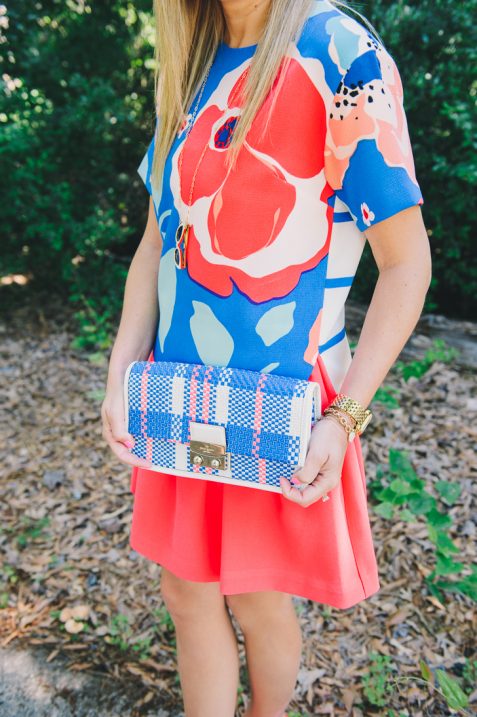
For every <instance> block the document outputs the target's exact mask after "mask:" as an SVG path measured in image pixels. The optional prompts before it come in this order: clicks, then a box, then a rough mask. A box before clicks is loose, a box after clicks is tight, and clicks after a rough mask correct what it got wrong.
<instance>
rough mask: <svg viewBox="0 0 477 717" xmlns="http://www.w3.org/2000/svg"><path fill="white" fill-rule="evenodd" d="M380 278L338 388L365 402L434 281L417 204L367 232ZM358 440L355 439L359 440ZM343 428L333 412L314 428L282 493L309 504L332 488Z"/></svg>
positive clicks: (343, 446)
mask: <svg viewBox="0 0 477 717" xmlns="http://www.w3.org/2000/svg"><path fill="white" fill-rule="evenodd" d="M366 237H367V239H368V240H369V242H370V245H371V249H372V252H373V256H374V258H375V260H376V263H377V265H378V268H379V277H378V280H377V282H376V286H375V289H374V292H373V296H372V299H371V302H370V305H369V307H368V311H367V313H366V317H365V320H364V322H363V327H362V330H361V334H360V337H359V341H358V345H357V347H356V350H355V352H354V355H353V359H352V361H351V364H350V366H349V369H348V371H347V373H346V376H345V378H344V380H343V382H342V384H341V387H340V391H341V392H342V393H345V394H347V395H349V396H351V397H352V398H354V399H356V400H357V401H359V402H360V403H361V404H362V405H363V406H367V405H368V404H369V403H370V401H371V400H372V398H373V396H374V394H375V393H376V391H377V389H378V388H379V386H380V385H381V383H382V381H383V379H384V378H385V376H386V374H387V373H388V371H389V369H390V368H391V366H392V365H393V363H394V362H395V360H396V358H397V357H398V355H399V353H400V351H401V349H402V348H403V346H404V344H405V343H406V341H407V339H408V338H409V336H410V335H411V333H412V331H413V329H414V327H415V325H416V323H417V321H418V319H419V316H420V314H421V312H422V307H423V305H424V299H425V296H426V294H427V290H428V288H429V284H430V280H431V271H432V265H431V253H430V246H429V239H428V236H427V232H426V228H425V226H424V222H423V219H422V213H421V209H420V207H419V206H417V205H416V206H413V207H409V208H408V209H405V210H403V211H401V212H398V213H397V214H394V215H393V216H391V217H389V218H388V219H385V220H384V221H381V222H377V223H376V224H374V225H373V226H372V227H370V228H369V229H368V230H367V231H366ZM355 440H356V439H355ZM348 446H349V444H348V439H347V435H346V431H345V429H344V428H343V427H342V426H341V424H340V423H339V422H338V421H337V420H336V419H335V418H334V417H333V416H325V417H324V418H323V419H322V420H320V421H318V422H317V423H316V424H315V426H314V427H313V430H312V436H311V440H310V445H309V450H308V454H307V458H306V461H305V465H304V466H303V468H302V469H301V470H300V471H297V473H296V477H297V479H298V481H297V482H298V483H305V484H312V485H308V486H307V487H305V488H304V489H303V488H300V489H298V488H293V487H290V485H289V483H288V481H286V479H282V481H281V485H282V490H283V493H284V495H285V496H286V497H287V498H289V499H290V500H292V501H294V502H296V503H299V504H300V505H303V506H304V507H307V506H308V505H311V504H312V503H314V502H315V501H317V500H319V499H320V498H321V497H322V496H323V495H324V494H325V493H327V492H328V491H329V490H331V489H332V488H334V487H335V486H336V485H337V484H338V482H339V480H340V475H341V470H342V465H343V461H344V456H345V453H346V450H347V448H348Z"/></svg>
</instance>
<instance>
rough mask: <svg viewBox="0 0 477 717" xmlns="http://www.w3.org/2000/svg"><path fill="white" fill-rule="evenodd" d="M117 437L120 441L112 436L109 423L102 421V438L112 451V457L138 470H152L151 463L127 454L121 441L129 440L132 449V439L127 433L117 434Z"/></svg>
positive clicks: (125, 447)
mask: <svg viewBox="0 0 477 717" xmlns="http://www.w3.org/2000/svg"><path fill="white" fill-rule="evenodd" d="M117 435H119V436H120V440H118V439H117V438H116V436H115V435H114V434H113V431H112V429H111V426H110V424H109V422H108V421H107V420H104V421H103V438H104V440H105V441H106V443H107V444H108V446H109V447H110V448H111V450H112V451H113V453H114V455H115V456H116V457H117V458H119V460H120V461H122V462H123V463H127V464H128V465H130V466H137V467H138V468H146V469H150V468H152V463H151V461H147V460H145V459H144V458H138V456H135V455H133V454H132V453H130V452H129V450H128V447H127V446H126V445H125V443H123V442H122V440H121V439H125V440H126V441H129V440H130V441H131V448H132V447H133V445H134V438H133V436H132V435H131V434H129V433H127V431H126V432H125V431H123V432H122V433H121V432H119V433H118V434H117Z"/></svg>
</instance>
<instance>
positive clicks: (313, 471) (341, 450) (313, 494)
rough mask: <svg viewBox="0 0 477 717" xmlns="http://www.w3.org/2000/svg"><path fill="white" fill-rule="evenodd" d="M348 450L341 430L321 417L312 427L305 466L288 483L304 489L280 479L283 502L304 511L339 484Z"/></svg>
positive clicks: (331, 418) (347, 444)
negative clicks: (287, 502)
mask: <svg viewBox="0 0 477 717" xmlns="http://www.w3.org/2000/svg"><path fill="white" fill-rule="evenodd" d="M348 446H349V442H348V435H347V433H346V431H345V429H344V427H343V426H341V425H340V424H339V422H338V421H337V420H335V419H334V418H333V417H332V416H324V417H322V418H321V419H320V420H319V421H318V422H317V423H315V425H314V426H313V429H312V432H311V438H310V444H309V447H308V453H307V455H306V459H305V465H304V466H303V467H302V468H300V470H299V471H297V472H296V473H294V474H293V476H292V479H291V480H292V481H294V480H296V482H297V483H298V484H302V485H306V487H305V488H294V487H293V486H292V484H291V483H290V481H289V480H288V479H287V478H284V477H283V478H281V479H280V485H281V487H282V493H283V495H284V496H285V498H288V500H291V501H293V502H294V503H298V504H299V505H301V506H303V507H304V508H307V507H308V506H309V505H312V503H316V501H317V500H321V498H322V497H323V496H324V495H325V493H328V492H329V491H330V490H332V489H333V488H335V486H337V485H338V483H339V481H340V480H341V471H342V468H343V461H344V457H345V454H346V449H347V448H348Z"/></svg>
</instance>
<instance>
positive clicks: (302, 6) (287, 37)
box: [151, 0, 380, 186]
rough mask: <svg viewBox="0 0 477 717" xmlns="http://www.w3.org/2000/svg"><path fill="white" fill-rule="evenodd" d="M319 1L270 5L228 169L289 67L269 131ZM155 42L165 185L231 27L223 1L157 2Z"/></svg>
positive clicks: (159, 164)
mask: <svg viewBox="0 0 477 717" xmlns="http://www.w3.org/2000/svg"><path fill="white" fill-rule="evenodd" d="M314 1H315V0H291V1H290V0H270V4H269V8H268V14H267V17H266V22H265V27H264V29H263V32H262V35H261V37H260V39H259V41H258V44H257V49H256V51H255V53H254V56H253V58H252V61H251V63H250V70H249V74H248V77H247V80H246V82H245V84H244V86H243V94H244V104H243V107H242V112H241V115H240V121H239V122H237V124H236V126H235V129H234V132H233V135H232V140H231V142H230V145H229V147H228V152H226V153H225V161H226V164H227V167H228V168H229V169H231V168H232V167H233V165H234V164H235V161H236V157H237V154H238V152H239V149H240V146H241V145H242V143H243V141H244V138H245V137H246V135H247V132H248V131H249V129H250V126H251V123H252V121H253V119H254V117H255V115H256V113H257V111H258V110H259V108H260V106H261V105H262V103H263V101H264V100H265V98H266V96H267V94H268V92H269V91H270V89H271V87H272V84H273V81H274V79H275V77H276V74H277V72H278V69H279V66H280V63H281V62H282V60H283V61H284V66H283V71H282V72H281V73H280V78H279V81H278V83H277V87H276V90H277V92H275V93H274V96H273V98H272V102H271V106H270V112H269V113H268V118H267V122H266V123H265V125H264V127H263V132H265V131H266V129H267V123H268V119H269V118H270V115H271V111H272V110H273V104H274V101H275V99H276V96H277V93H278V91H279V89H280V85H281V83H282V82H283V80H284V78H285V74H286V70H287V66H288V64H289V61H290V57H289V56H288V57H286V53H287V50H288V46H289V43H290V42H294V41H297V40H298V37H299V35H300V33H301V30H302V29H303V26H304V23H305V22H306V19H307V17H308V15H309V13H310V11H311V8H312V4H313V2H314ZM330 2H331V4H333V5H337V6H341V7H343V8H345V9H347V10H351V11H352V12H355V13H356V14H357V15H359V17H360V18H361V19H362V20H363V22H364V23H365V25H366V26H367V27H368V28H369V29H370V31H371V32H372V33H373V34H374V35H375V36H376V37H377V38H378V39H380V38H379V36H378V34H377V32H376V30H375V29H374V27H373V26H372V25H371V23H370V22H369V21H368V20H367V19H366V18H365V17H364V16H362V15H361V14H360V13H359V12H358V11H357V10H355V9H354V8H351V7H350V6H348V5H347V4H346V2H341V0H330ZM154 16H155V24H156V42H155V50H154V60H155V67H154V94H155V113H156V116H157V119H158V125H157V127H158V131H157V133H156V141H155V146H154V155H153V163H152V170H151V182H152V184H153V185H154V186H159V185H160V183H161V175H162V172H163V170H164V163H165V160H166V157H167V154H168V152H169V150H170V148H171V146H172V143H173V141H174V138H175V136H176V134H177V132H178V131H179V129H180V126H181V123H182V120H183V117H184V115H186V114H187V112H188V111H189V107H190V104H191V102H192V100H193V98H194V95H195V93H196V91H197V89H198V87H199V86H200V83H201V81H202V79H203V75H204V72H205V68H207V67H208V65H209V62H211V61H212V58H213V56H214V55H215V52H216V50H217V46H218V45H219V43H220V42H221V41H222V40H223V38H224V34H225V30H226V23H225V16H224V13H223V9H222V4H221V2H220V0H154Z"/></svg>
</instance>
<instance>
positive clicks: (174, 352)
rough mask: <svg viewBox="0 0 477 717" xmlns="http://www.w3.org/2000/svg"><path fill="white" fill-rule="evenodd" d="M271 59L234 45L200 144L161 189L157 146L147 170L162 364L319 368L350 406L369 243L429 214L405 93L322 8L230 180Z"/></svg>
mask: <svg viewBox="0 0 477 717" xmlns="http://www.w3.org/2000/svg"><path fill="white" fill-rule="evenodd" d="M256 47H257V45H250V46H247V47H239V48H232V47H230V46H228V45H227V44H225V43H223V42H222V43H221V44H220V46H219V48H218V51H217V54H216V56H215V58H214V61H213V64H212V66H211V69H210V72H209V75H208V78H207V83H206V85H205V88H204V91H203V94H202V97H201V101H200V103H199V104H198V105H197V114H196V118H195V121H194V124H193V126H192V129H191V131H190V134H189V136H188V138H187V142H186V143H185V142H184V140H185V137H186V126H187V121H189V120H190V115H189V117H188V118H186V122H185V123H184V125H183V127H182V128H181V130H180V131H179V133H178V135H177V136H176V138H175V140H174V143H173V144H172V146H171V149H170V152H169V155H168V157H167V160H166V163H165V167H164V172H163V176H162V179H161V184H160V187H159V188H157V189H154V188H153V187H152V185H151V166H152V156H153V150H154V142H155V133H154V136H153V137H152V139H151V141H150V144H149V147H148V149H147V151H146V153H145V155H144V157H143V159H142V161H141V163H140V165H139V167H138V172H139V175H140V176H141V178H142V179H143V181H144V183H145V185H146V188H147V190H148V191H149V193H150V194H151V195H152V198H153V202H154V208H155V211H156V216H157V220H158V224H159V228H160V231H161V236H162V239H163V247H162V255H161V259H160V267H159V281H158V300H159V323H158V329H157V336H156V340H155V344H154V359H155V360H156V361H159V360H171V361H186V362H190V363H205V364H207V363H209V364H214V365H222V366H227V365H228V366H233V367H239V368H249V369H252V370H256V371H264V372H273V373H276V374H281V375H287V376H294V377H300V378H309V376H310V374H311V371H312V369H313V366H314V364H315V362H316V360H317V356H318V354H320V355H321V357H322V359H323V363H324V365H325V367H326V369H327V371H328V374H329V378H330V379H331V381H332V383H333V385H334V388H335V389H336V390H337V391H338V390H339V388H340V385H341V382H342V380H343V378H344V376H345V374H346V371H347V369H348V366H349V363H350V361H351V352H350V347H349V342H348V339H347V335H346V328H345V320H344V308H345V301H346V298H347V296H348V293H349V290H350V288H351V285H352V282H353V279H354V276H355V274H356V270H357V267H358V264H359V261H360V257H361V254H362V251H363V248H364V244H365V241H366V237H365V234H364V232H365V231H366V229H367V228H368V227H370V226H372V225H373V224H375V223H377V222H380V221H382V220H384V219H386V218H388V217H390V216H392V215H394V214H396V213H397V212H399V211H401V210H403V209H405V208H407V207H410V206H413V205H416V204H419V205H420V204H422V203H423V197H422V193H421V190H420V187H419V184H418V182H417V180H416V175H415V169H414V160H413V154H412V148H411V142H410V137H409V132H408V126H407V121H406V115H405V110H404V104H403V88H402V83H401V79H400V75H399V71H398V68H397V66H396V63H395V61H394V59H393V58H392V56H391V55H390V53H389V52H388V51H387V50H386V48H385V47H384V46H383V44H382V43H380V42H379V41H377V40H376V38H375V37H374V36H373V35H372V34H371V33H370V32H369V31H368V30H367V28H366V27H365V26H364V25H363V24H361V23H360V22H358V21H357V20H355V19H354V18H351V17H350V16H349V15H347V14H346V13H344V12H343V11H341V10H339V9H338V8H336V7H335V6H334V5H332V3H330V2H329V1H328V0H315V1H314V2H313V3H312V6H311V11H310V13H309V16H308V18H307V20H306V23H305V25H304V27H303V30H302V32H301V33H300V36H299V38H298V40H297V42H293V43H290V46H289V48H288V50H287V54H288V55H289V56H290V57H291V60H290V65H289V67H288V70H287V73H286V76H285V78H284V82H283V84H282V86H281V89H280V91H279V92H278V95H277V97H276V103H275V106H274V109H273V112H272V116H271V122H270V125H269V130H268V133H267V134H265V136H264V137H261V129H262V127H263V122H264V120H265V117H266V114H267V111H268V107H269V103H270V101H271V99H272V96H273V92H274V89H273V88H272V90H271V91H270V93H269V95H268V96H267V98H266V100H265V102H264V104H263V105H262V107H261V109H260V110H259V112H258V114H257V115H256V117H255V119H254V122H253V124H252V126H251V129H250V131H249V133H248V135H247V138H246V143H245V145H244V146H243V148H242V150H241V152H240V154H239V156H238V160H237V165H236V168H235V169H234V170H233V171H232V172H229V171H228V170H227V168H226V165H225V162H224V156H225V153H226V152H227V147H228V144H229V142H230V139H231V136H232V133H233V128H234V125H235V124H236V121H237V119H238V117H239V116H240V112H241V98H240V92H238V91H237V88H238V87H240V85H239V84H238V83H240V80H241V77H242V75H243V73H244V72H245V71H246V69H247V67H248V66H249V64H250V62H251V60H252V57H253V54H254V51H255V49H256ZM280 71H281V69H280ZM274 87H275V85H274ZM198 95H199V93H198V92H197V95H196V97H195V98H194V99H193V102H192V105H191V107H192V109H195V106H196V100H197V97H198ZM158 131H160V125H158V124H156V132H158ZM204 148H205V149H204ZM202 151H205V153H204V156H203V159H202V162H201V164H200V166H199V170H198V172H197V175H196V179H195V185H194V192H193V197H192V203H191V208H190V213H189V224H190V225H191V229H190V232H189V238H188V246H187V267H186V268H185V269H178V268H176V266H175V263H174V250H175V234H176V229H177V226H178V225H179V223H180V220H181V218H184V217H185V210H186V205H187V203H188V201H189V192H190V186H191V181H192V176H193V173H194V170H195V168H196V164H197V161H198V158H199V156H200V154H201V153H202ZM180 155H182V181H181V188H180V187H179V176H178V163H179V157H180Z"/></svg>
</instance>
